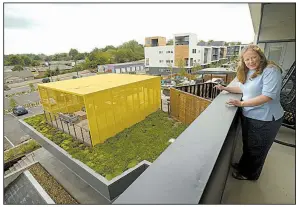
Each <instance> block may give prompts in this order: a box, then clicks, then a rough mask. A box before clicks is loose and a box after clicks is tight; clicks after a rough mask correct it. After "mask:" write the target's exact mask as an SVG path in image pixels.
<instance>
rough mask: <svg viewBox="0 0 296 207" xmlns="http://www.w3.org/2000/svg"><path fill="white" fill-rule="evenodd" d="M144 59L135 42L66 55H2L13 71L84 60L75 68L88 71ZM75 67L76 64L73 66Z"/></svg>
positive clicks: (140, 49)
mask: <svg viewBox="0 0 296 207" xmlns="http://www.w3.org/2000/svg"><path fill="white" fill-rule="evenodd" d="M141 59H144V47H143V45H141V44H139V43H138V42H137V41H135V40H131V41H128V42H125V43H123V44H122V45H120V46H118V47H114V46H113V45H107V46H106V47H104V48H94V49H93V50H92V51H91V52H89V53H88V52H84V53H80V52H79V51H78V50H77V49H73V48H71V49H70V51H69V52H68V53H56V54H54V55H44V54H10V55H4V66H17V67H16V68H15V70H21V69H22V68H23V67H32V66H33V67H34V66H40V65H42V64H43V62H49V63H50V62H51V61H70V60H72V61H75V62H77V61H78V60H85V62H84V63H83V64H80V65H79V66H78V65H77V66H76V67H80V68H84V69H88V68H96V67H97V65H104V64H112V63H124V62H130V61H137V60H141ZM75 65H76V64H75Z"/></svg>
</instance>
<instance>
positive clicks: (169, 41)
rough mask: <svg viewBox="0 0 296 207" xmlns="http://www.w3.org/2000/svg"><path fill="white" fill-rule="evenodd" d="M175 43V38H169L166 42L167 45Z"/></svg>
mask: <svg viewBox="0 0 296 207" xmlns="http://www.w3.org/2000/svg"><path fill="white" fill-rule="evenodd" d="M173 44H174V40H173V39H169V40H168V41H167V43H166V45H173Z"/></svg>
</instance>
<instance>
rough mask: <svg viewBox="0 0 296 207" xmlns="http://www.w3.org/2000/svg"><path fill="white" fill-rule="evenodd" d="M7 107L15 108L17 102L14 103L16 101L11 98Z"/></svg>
mask: <svg viewBox="0 0 296 207" xmlns="http://www.w3.org/2000/svg"><path fill="white" fill-rule="evenodd" d="M9 106H10V108H14V107H16V106H17V102H16V100H14V99H13V98H11V99H10V100H9Z"/></svg>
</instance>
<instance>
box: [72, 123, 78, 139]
mask: <svg viewBox="0 0 296 207" xmlns="http://www.w3.org/2000/svg"><path fill="white" fill-rule="evenodd" d="M72 127H73V129H74V134H75V137H76V139H78V137H77V134H76V130H75V126H74V124H72Z"/></svg>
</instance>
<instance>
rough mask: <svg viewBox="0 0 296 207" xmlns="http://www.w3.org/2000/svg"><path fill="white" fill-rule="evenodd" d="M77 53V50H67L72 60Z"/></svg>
mask: <svg viewBox="0 0 296 207" xmlns="http://www.w3.org/2000/svg"><path fill="white" fill-rule="evenodd" d="M78 54H79V52H78V50H76V49H73V48H71V49H70V51H69V56H70V57H71V59H72V60H74V58H75V57H76V56H77V55H78Z"/></svg>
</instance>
